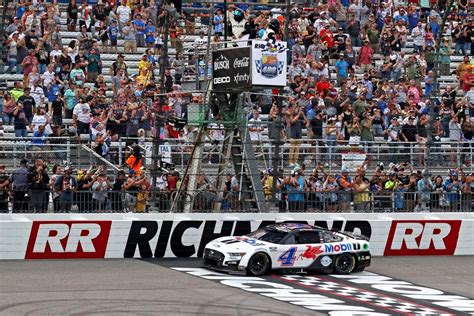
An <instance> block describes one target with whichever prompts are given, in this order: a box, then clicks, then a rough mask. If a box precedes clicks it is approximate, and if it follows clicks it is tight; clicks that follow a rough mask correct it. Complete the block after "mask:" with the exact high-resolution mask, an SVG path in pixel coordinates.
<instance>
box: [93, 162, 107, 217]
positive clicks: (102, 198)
mask: <svg viewBox="0 0 474 316" xmlns="http://www.w3.org/2000/svg"><path fill="white" fill-rule="evenodd" d="M97 171H98V173H96V175H94V176H93V179H94V182H93V183H92V191H94V192H93V193H92V200H93V203H94V211H100V212H101V211H104V210H105V207H106V204H107V191H108V190H109V189H110V181H109V177H107V175H106V174H105V172H104V168H103V167H102V166H100V167H99V169H98V170H97Z"/></svg>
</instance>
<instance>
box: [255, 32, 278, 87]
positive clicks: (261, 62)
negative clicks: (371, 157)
mask: <svg viewBox="0 0 474 316" xmlns="http://www.w3.org/2000/svg"><path fill="white" fill-rule="evenodd" d="M286 56H287V53H286V43H285V42H280V41H272V40H269V41H262V40H254V41H252V85H255V86H286V67H287V59H286Z"/></svg>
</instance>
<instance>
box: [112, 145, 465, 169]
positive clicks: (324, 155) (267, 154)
mask: <svg viewBox="0 0 474 316" xmlns="http://www.w3.org/2000/svg"><path fill="white" fill-rule="evenodd" d="M134 141H135V140H133V139H128V140H127V141H125V140H124V141H121V142H114V143H112V145H111V147H110V152H111V157H112V158H111V159H112V160H113V161H114V162H116V163H119V164H121V163H123V161H124V159H125V158H124V155H125V152H126V147H127V145H126V144H127V143H128V144H132V143H134ZM140 143H141V144H142V145H141V146H142V148H143V149H144V153H145V155H144V156H145V157H146V158H147V159H146V161H145V165H147V166H151V164H152V147H153V142H152V141H151V140H145V141H143V140H142V141H141V142H140ZM223 144H224V142H223V141H216V140H214V141H211V140H207V141H205V142H204V148H203V154H202V156H201V157H192V156H191V153H192V148H193V146H194V144H193V143H191V142H187V141H185V140H181V139H164V140H163V141H162V143H161V145H160V152H161V157H162V159H163V160H164V161H165V162H167V163H170V164H173V165H174V166H175V168H176V170H183V169H184V168H185V167H186V165H187V164H188V163H189V161H190V160H191V159H201V160H202V162H204V163H206V164H219V163H222V162H223V160H224V156H223ZM252 144H253V148H254V151H255V157H256V159H257V163H258V166H259V170H260V171H261V170H265V169H268V168H273V167H274V160H277V164H276V165H277V166H278V168H280V169H283V170H284V169H287V168H288V167H292V166H294V165H295V164H299V165H300V166H301V165H302V164H303V163H305V164H306V165H307V166H308V167H316V166H317V165H318V163H319V164H320V165H321V167H324V168H325V170H326V171H328V172H336V171H339V170H340V168H341V167H342V166H345V167H347V168H348V169H349V170H350V171H353V172H355V171H356V170H357V169H358V168H359V167H360V166H361V165H362V164H364V162H366V161H367V164H368V166H369V167H370V166H373V167H374V168H373V169H375V167H376V166H382V168H381V169H382V170H381V171H384V166H385V171H387V170H388V168H387V167H388V165H389V164H390V163H393V164H399V165H401V166H404V167H405V168H406V169H409V166H412V167H417V168H420V169H423V168H426V167H427V166H429V167H430V168H435V169H436V168H438V169H450V168H455V167H456V166H463V169H464V171H465V172H474V167H473V164H472V159H473V156H474V142H467V141H466V142H454V141H449V140H443V141H436V142H433V144H432V146H431V147H430V148H429V155H428V160H427V161H425V160H426V157H425V152H426V151H427V150H428V149H427V146H426V143H417V142H387V141H360V142H359V143H350V142H349V141H345V140H342V141H337V142H336V141H335V140H334V141H332V140H328V139H321V140H314V139H302V140H290V139H287V140H283V141H282V142H281V143H280V144H279V146H280V154H279V155H277V156H275V146H276V142H275V141H274V140H269V139H261V140H255V141H253V142H252ZM128 151H130V150H128ZM244 159H248V158H247V157H244Z"/></svg>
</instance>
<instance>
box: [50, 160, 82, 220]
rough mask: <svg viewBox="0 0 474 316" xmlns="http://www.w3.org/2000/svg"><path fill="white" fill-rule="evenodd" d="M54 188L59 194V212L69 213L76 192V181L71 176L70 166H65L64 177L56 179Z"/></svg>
mask: <svg viewBox="0 0 474 316" xmlns="http://www.w3.org/2000/svg"><path fill="white" fill-rule="evenodd" d="M55 188H56V190H57V191H58V192H60V196H59V199H60V200H59V202H60V211H61V212H66V213H69V212H70V211H71V208H72V204H73V202H74V193H75V191H76V190H77V180H76V178H75V177H74V176H73V175H72V168H71V167H70V166H66V167H65V168H64V175H62V176H60V177H58V178H57V180H56V184H55Z"/></svg>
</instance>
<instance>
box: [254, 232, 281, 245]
mask: <svg viewBox="0 0 474 316" xmlns="http://www.w3.org/2000/svg"><path fill="white" fill-rule="evenodd" d="M286 235H287V233H285V232H281V231H277V230H266V229H259V230H256V231H254V232H253V233H250V234H248V235H247V236H248V237H250V238H254V239H258V240H262V241H266V242H271V243H274V244H278V243H280V241H281V240H282V239H283V238H284V237H285V236H286Z"/></svg>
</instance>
